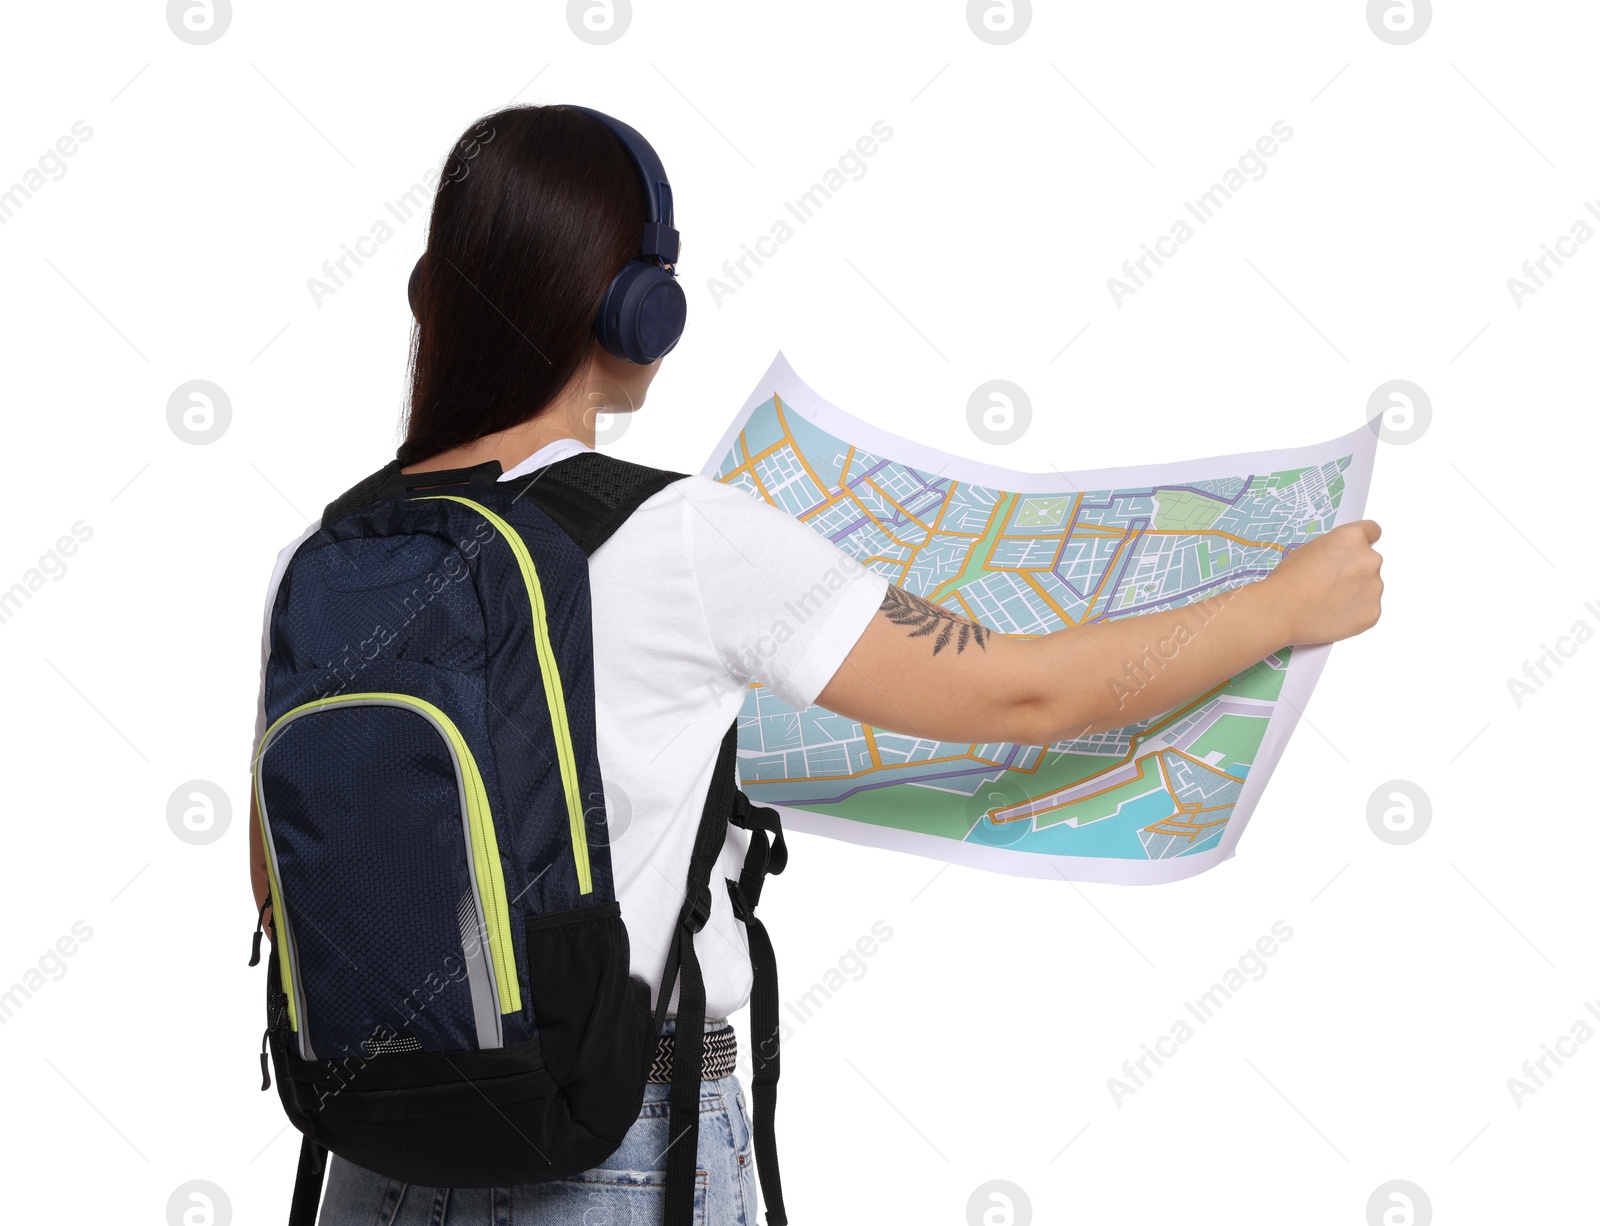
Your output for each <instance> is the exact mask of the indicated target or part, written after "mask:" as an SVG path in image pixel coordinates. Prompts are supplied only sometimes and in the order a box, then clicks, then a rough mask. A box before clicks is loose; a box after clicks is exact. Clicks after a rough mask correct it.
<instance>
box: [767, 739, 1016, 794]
mask: <svg viewBox="0 0 1600 1226" xmlns="http://www.w3.org/2000/svg"><path fill="white" fill-rule="evenodd" d="M864 726H865V725H863V727H864ZM943 762H976V763H977V764H978V765H979V766H989V767H998V766H999V765H1000V763H998V762H996V761H995V760H994V759H992V758H980V757H978V756H977V755H976V754H974V753H971V752H970V751H969V752H967V753H958V754H950V755H949V756H947V757H943V758H918V759H917V760H916V761H915V762H904V763H896V764H895V765H893V766H888V765H886V766H884V767H883V768H882V769H884V770H899V769H900V768H901V767H902V766H934V765H938V764H940V763H943ZM871 773H872V772H871V771H870V770H858V771H847V772H846V773H844V774H842V775H827V776H825V778H827V779H830V780H833V779H859V778H861V777H862V776H863V775H868V774H871ZM1027 773H1029V774H1031V773H1032V772H1031V771H1030V772H1027ZM815 782H816V778H815V777H811V776H802V777H800V778H795V779H763V780H761V784H762V786H763V787H765V786H766V785H767V784H769V783H815Z"/></svg>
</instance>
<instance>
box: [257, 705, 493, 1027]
mask: <svg viewBox="0 0 1600 1226" xmlns="http://www.w3.org/2000/svg"><path fill="white" fill-rule="evenodd" d="M363 703H366V704H374V703H377V704H382V703H396V704H399V705H400V706H404V707H410V708H412V709H414V710H416V711H419V712H421V713H422V714H424V715H426V716H428V717H429V718H430V719H431V720H432V721H433V722H434V724H435V726H436V727H437V728H438V729H439V730H440V731H442V732H443V733H444V734H445V739H446V740H447V741H448V742H449V743H450V748H451V749H452V751H453V752H454V753H455V757H456V761H457V762H458V763H459V764H460V766H461V784H462V792H463V793H464V795H465V797H466V808H467V829H468V831H469V832H470V835H471V841H472V863H473V869H474V876H475V878H476V880H477V883H478V897H479V899H480V901H481V903H482V906H483V918H484V924H485V926H486V927H487V928H488V930H489V953H490V958H491V960H492V963H493V966H494V971H495V975H494V980H495V988H496V991H497V993H498V995H499V999H500V1012H501V1013H516V1012H519V1011H520V1010H521V1008H522V992H521V988H520V986H519V985H518V982H517V961H516V957H515V955H514V954H513V952H512V950H513V946H512V944H511V906H510V904H509V903H508V902H507V901H506V881H505V874H504V872H503V871H502V870H501V867H500V843H499V840H498V839H497V838H496V837H495V832H494V817H493V815H492V814H491V813H490V812H489V793H488V789H486V788H485V787H484V786H483V775H482V774H480V773H479V771H478V763H477V760H476V759H475V758H474V757H473V756H472V748H471V746H469V745H468V744H467V740H466V738H465V737H464V736H462V735H461V731H460V729H458V728H457V727H456V725H455V722H454V721H453V720H452V719H451V718H450V717H449V716H448V715H446V714H445V713H444V712H443V711H441V710H439V708H438V707H436V706H434V705H433V704H432V703H431V702H427V701H425V700H423V699H421V698H417V697H415V696H414V695H411V694H389V693H368V694H336V695H334V696H332V697H330V698H319V699H317V700H316V701H315V702H308V703H303V704H301V705H300V706H298V707H295V708H294V709H293V710H290V711H286V712H285V713H284V714H282V715H280V716H279V717H278V718H277V719H276V720H274V721H273V724H272V727H270V728H268V729H267V732H266V735H265V736H263V737H262V738H261V744H262V747H263V749H262V751H258V752H257V755H256V788H257V806H258V807H259V809H260V811H261V825H262V839H263V841H265V839H266V827H267V806H266V800H265V798H264V797H263V796H261V794H260V788H261V771H260V761H261V752H263V751H264V750H265V747H266V746H267V745H269V744H270V743H271V741H272V736H273V733H275V732H276V731H277V730H278V729H279V728H280V727H281V726H282V725H283V724H284V723H286V722H287V721H288V720H291V719H293V718H295V717H296V716H298V715H304V714H306V713H308V712H311V711H319V710H327V709H328V708H330V707H336V706H350V705H361V704H363ZM267 872H268V883H269V886H270V888H271V890H272V907H273V914H274V915H282V914H284V913H283V912H282V911H281V910H280V909H279V908H280V907H281V906H282V898H281V896H280V895H279V892H278V883H277V877H276V875H275V874H274V872H273V868H272V856H271V853H270V850H269V852H268V855H267ZM284 957H285V959H287V957H288V950H287V942H286V943H285V947H284ZM283 980H284V990H285V991H286V992H287V993H288V994H289V1025H290V1027H291V1028H292V1029H298V1025H297V1021H296V1017H295V1008H294V989H293V986H292V982H291V980H290V975H289V969H288V965H287V961H285V964H284V967H283Z"/></svg>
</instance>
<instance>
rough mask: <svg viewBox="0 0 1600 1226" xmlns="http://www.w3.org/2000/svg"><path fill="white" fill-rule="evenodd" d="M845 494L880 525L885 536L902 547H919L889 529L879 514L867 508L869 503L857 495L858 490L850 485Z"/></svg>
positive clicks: (863, 512)
mask: <svg viewBox="0 0 1600 1226" xmlns="http://www.w3.org/2000/svg"><path fill="white" fill-rule="evenodd" d="M844 496H845V497H846V498H848V499H849V500H850V501H851V502H853V503H855V504H856V508H857V509H858V510H859V511H860V512H861V514H863V515H864V516H866V517H867V518H868V519H869V520H871V521H872V522H873V523H874V524H876V525H877V527H878V531H879V532H881V533H883V534H884V536H886V537H888V538H889V539H890V540H891V541H893V542H894V543H895V544H896V545H899V546H900V547H901V548H902V549H911V550H915V549H916V548H917V547H916V546H915V545H913V544H912V543H911V542H910V541H902V540H901V539H900V538H899V537H898V536H896V535H895V534H894V533H893V532H890V531H889V529H888V528H886V527H885V526H884V524H883V521H882V520H881V519H879V518H878V517H877V516H875V515H873V513H872V512H871V511H869V510H868V509H867V504H866V503H864V502H862V501H861V499H859V498H857V497H856V492H855V491H854V490H852V489H850V488H849V487H845V490H844Z"/></svg>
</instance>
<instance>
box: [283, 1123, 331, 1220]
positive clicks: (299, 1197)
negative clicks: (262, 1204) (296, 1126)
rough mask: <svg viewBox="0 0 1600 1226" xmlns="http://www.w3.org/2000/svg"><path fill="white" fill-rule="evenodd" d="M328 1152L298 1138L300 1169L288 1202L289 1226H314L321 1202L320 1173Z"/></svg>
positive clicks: (315, 1144) (296, 1174)
mask: <svg viewBox="0 0 1600 1226" xmlns="http://www.w3.org/2000/svg"><path fill="white" fill-rule="evenodd" d="M327 1165H328V1151H327V1150H325V1149H323V1148H322V1146H320V1145H318V1144H317V1143H316V1142H315V1141H314V1140H312V1139H311V1138H310V1137H307V1136H303V1137H301V1138H300V1167H299V1169H298V1170H297V1171H296V1172H295V1176H294V1199H293V1200H292V1201H290V1202H289V1226H316V1221H317V1206H318V1205H319V1204H320V1203H321V1202H322V1172H323V1170H324V1168H325V1167H326V1166H327Z"/></svg>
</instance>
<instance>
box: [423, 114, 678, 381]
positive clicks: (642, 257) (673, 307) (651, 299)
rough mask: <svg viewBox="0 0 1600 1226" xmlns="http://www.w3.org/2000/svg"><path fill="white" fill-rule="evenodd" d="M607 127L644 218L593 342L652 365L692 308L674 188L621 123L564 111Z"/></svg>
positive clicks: (636, 135) (640, 139)
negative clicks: (683, 276)
mask: <svg viewBox="0 0 1600 1226" xmlns="http://www.w3.org/2000/svg"><path fill="white" fill-rule="evenodd" d="M563 109H564V110H569V111H581V112H582V113H583V114H585V115H587V116H589V117H590V118H591V119H595V120H598V121H599V122H600V123H602V124H604V125H605V127H606V130H607V131H608V132H610V133H611V135H613V136H615V137H616V138H617V141H618V142H619V143H620V144H621V145H622V147H623V149H624V150H626V152H627V154H628V157H629V159H630V160H631V161H632V162H633V164H634V167H635V168H636V169H637V170H638V172H639V178H640V179H641V180H642V181H643V183H644V191H645V199H646V205H647V208H646V213H645V221H644V234H643V235H642V237H641V239H640V242H639V254H638V255H637V256H635V257H634V258H633V259H631V260H629V261H628V263H627V264H625V265H623V268H622V271H621V272H619V273H618V274H617V275H616V276H615V277H614V278H613V279H612V281H611V285H610V287H609V288H608V289H607V290H606V293H605V297H604V298H603V299H601V301H600V311H599V313H598V314H597V315H596V316H595V321H594V332H595V337H596V338H597V339H598V340H599V341H600V344H601V345H603V346H604V347H605V349H606V351H607V352H608V353H612V354H614V355H616V356H617V357H619V358H622V359H623V360H624V361H627V362H633V363H635V364H637V365H639V366H648V365H649V364H650V363H651V362H654V361H655V360H656V359H657V358H659V357H661V356H662V355H664V354H666V353H669V352H671V350H672V347H673V346H674V345H676V344H677V343H678V338H679V337H680V336H682V335H683V324H684V320H685V318H686V317H687V316H688V310H689V304H688V301H687V299H685V297H684V294H683V286H682V285H680V284H679V283H678V278H677V275H676V273H675V272H674V271H673V267H672V266H673V265H674V264H676V263H677V262H678V232H677V230H675V229H673V226H672V184H670V183H668V182H667V172H666V170H665V169H664V168H663V167H662V165H661V159H660V158H658V157H657V156H656V151H655V150H654V149H652V148H651V147H650V142H649V141H647V140H645V138H644V137H642V136H640V135H639V133H637V132H635V131H634V130H633V129H632V128H630V127H629V126H628V125H627V124H625V123H623V122H622V121H621V120H618V119H613V118H611V116H609V115H605V114H602V113H601V112H599V111H595V110H590V109H589V108H588V107H586V106H565V107H563ZM426 258H427V255H426V253H424V254H423V256H422V258H421V259H418V260H417V265H416V267H415V268H413V269H412V270H411V281H410V283H409V285H408V286H407V287H406V292H407V295H408V297H409V298H410V300H411V310H412V313H413V314H415V313H416V309H417V290H418V287H419V286H420V284H421V281H422V263H423V260H424V259H426Z"/></svg>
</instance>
